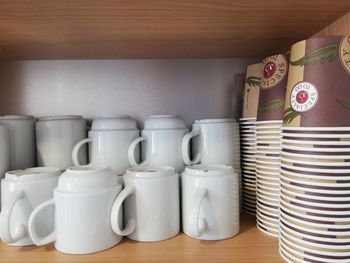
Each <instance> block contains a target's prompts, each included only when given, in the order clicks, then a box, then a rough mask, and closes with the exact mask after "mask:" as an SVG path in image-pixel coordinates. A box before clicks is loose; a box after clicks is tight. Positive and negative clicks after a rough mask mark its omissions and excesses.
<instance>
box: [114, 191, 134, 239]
mask: <svg viewBox="0 0 350 263" xmlns="http://www.w3.org/2000/svg"><path fill="white" fill-rule="evenodd" d="M134 193H135V187H134V186H127V187H125V188H124V189H123V190H122V191H121V192H120V194H119V195H118V196H117V198H116V199H115V201H114V204H113V207H112V212H111V226H112V229H113V231H114V233H116V234H117V235H120V236H127V235H130V234H131V233H132V232H134V231H135V229H136V221H135V219H133V218H130V219H129V221H128V222H127V224H126V227H125V228H124V229H123V230H122V229H120V227H119V222H118V221H119V220H118V218H119V214H120V213H121V211H122V210H123V209H122V204H123V202H124V201H125V199H126V198H127V197H128V196H129V195H132V194H134Z"/></svg>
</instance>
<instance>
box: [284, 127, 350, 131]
mask: <svg viewBox="0 0 350 263" xmlns="http://www.w3.org/2000/svg"><path fill="white" fill-rule="evenodd" d="M282 128H283V130H286V131H350V127H346V126H344V127H286V126H283V127H282Z"/></svg>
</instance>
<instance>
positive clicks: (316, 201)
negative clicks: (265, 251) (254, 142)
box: [280, 36, 350, 263]
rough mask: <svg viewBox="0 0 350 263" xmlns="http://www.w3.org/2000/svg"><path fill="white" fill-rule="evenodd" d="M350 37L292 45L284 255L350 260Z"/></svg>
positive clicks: (303, 259)
mask: <svg viewBox="0 0 350 263" xmlns="http://www.w3.org/2000/svg"><path fill="white" fill-rule="evenodd" d="M349 83H350V37H341V36H332V37H323V38H311V39H308V40H304V41H301V42H298V43H296V44H294V45H293V46H292V50H291V62H290V68H289V77H288V87H287V94H286V105H285V112H284V124H283V132H282V156H281V188H280V194H281V196H280V202H281V204H280V211H281V212H280V254H281V255H282V256H283V257H284V258H285V259H286V260H287V261H289V262H332V263H333V262H350V162H349V161H350V127H349V126H350V118H349V113H350V90H349Z"/></svg>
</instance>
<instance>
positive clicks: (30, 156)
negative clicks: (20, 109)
mask: <svg viewBox="0 0 350 263" xmlns="http://www.w3.org/2000/svg"><path fill="white" fill-rule="evenodd" d="M0 123H1V124H3V125H5V126H6V127H7V128H8V131H9V140H10V144H9V146H10V149H9V151H10V170H16V169H25V168H29V167H34V166H36V151H35V119H34V117H33V116H28V115H6V116H3V117H1V119H0Z"/></svg>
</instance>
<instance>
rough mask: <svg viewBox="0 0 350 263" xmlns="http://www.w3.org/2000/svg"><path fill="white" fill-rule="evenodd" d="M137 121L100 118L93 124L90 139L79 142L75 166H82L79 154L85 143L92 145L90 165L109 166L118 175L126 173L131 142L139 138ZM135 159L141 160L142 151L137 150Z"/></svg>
mask: <svg viewBox="0 0 350 263" xmlns="http://www.w3.org/2000/svg"><path fill="white" fill-rule="evenodd" d="M139 135H140V131H139V130H138V129H137V124H136V121H135V120H133V119H131V118H129V117H127V116H125V117H113V118H98V119H95V120H94V121H93V122H92V126H91V130H90V131H89V138H87V139H83V140H81V141H80V142H78V143H77V144H76V145H75V147H74V149H73V152H72V154H71V155H72V159H73V163H74V165H75V166H78V165H80V162H79V161H78V152H80V147H82V146H83V145H84V144H85V143H91V145H90V148H89V156H90V165H92V166H109V167H110V168H111V169H112V170H114V171H115V172H116V173H117V174H118V175H122V174H124V173H125V171H126V169H127V168H129V167H130V164H129V160H128V148H129V145H130V144H131V142H132V141H133V140H134V139H135V138H137V137H139ZM135 151H136V155H135V159H136V160H137V161H138V160H139V158H140V149H139V147H138V146H137V148H136V149H135Z"/></svg>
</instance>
